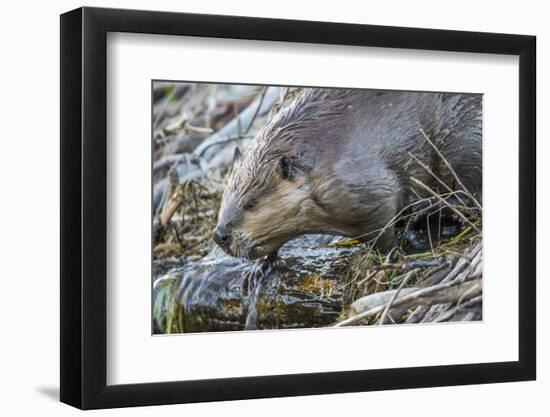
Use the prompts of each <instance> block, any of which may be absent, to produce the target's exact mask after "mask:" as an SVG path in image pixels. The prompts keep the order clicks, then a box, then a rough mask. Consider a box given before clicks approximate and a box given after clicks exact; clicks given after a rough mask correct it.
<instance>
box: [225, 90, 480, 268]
mask: <svg viewBox="0 0 550 417" xmlns="http://www.w3.org/2000/svg"><path fill="white" fill-rule="evenodd" d="M420 129H423V130H424V131H425V132H426V134H427V135H428V136H429V137H430V138H431V140H432V141H433V142H434V143H435V144H436V146H437V147H438V149H439V150H440V151H441V152H442V153H443V155H444V156H445V158H446V159H447V160H448V161H449V162H450V164H451V165H452V166H453V168H454V169H455V171H456V172H457V174H458V176H459V178H460V179H461V181H462V182H463V183H464V185H465V186H466V187H467V188H468V190H469V191H470V192H471V193H472V194H474V195H475V196H476V197H477V198H478V199H481V96H480V95H474V94H442V93H413V92H394V91H378V90H357V89H354V90H351V89H323V88H315V89H304V90H303V91H302V92H301V93H300V95H299V96H298V97H297V98H296V99H295V100H294V102H292V103H291V104H290V105H289V106H287V107H286V108H284V109H282V110H281V111H280V112H279V113H278V114H277V115H276V116H275V117H274V118H273V119H272V120H271V121H270V122H269V123H268V124H267V125H266V126H265V127H264V128H263V129H262V130H261V131H260V132H259V133H258V135H257V136H256V138H255V139H254V141H253V142H252V144H251V145H250V146H249V148H248V149H247V151H246V153H245V154H244V155H243V156H241V157H240V158H239V159H238V160H237V161H236V162H235V164H234V167H233V171H232V174H231V176H230V178H229V181H228V184H227V187H226V189H225V192H224V195H223V198H222V205H221V209H220V213H219V219H218V225H221V226H223V227H225V228H227V229H228V230H230V231H231V234H232V241H231V245H230V246H229V247H228V248H226V250H227V251H228V252H229V253H230V254H232V255H234V256H239V257H247V258H257V257H260V256H263V255H269V254H273V253H274V252H276V251H277V250H278V249H279V248H280V247H281V246H282V245H283V244H284V243H285V242H287V241H288V240H290V239H292V238H294V237H297V236H299V235H302V234H310V233H328V234H335V235H342V236H349V237H358V236H361V237H362V238H369V237H370V238H372V237H373V234H374V233H376V232H377V231H379V230H380V229H381V228H383V227H384V226H385V225H386V224H387V223H388V221H389V220H390V219H391V218H392V217H393V216H394V215H395V214H397V213H398V211H399V210H401V209H402V208H403V207H404V206H405V205H407V204H409V203H410V202H412V201H413V200H415V199H417V194H415V193H413V192H412V191H411V184H410V177H411V176H413V177H415V178H417V179H419V180H420V181H423V182H425V183H426V184H428V185H429V186H431V187H433V189H436V190H437V189H438V185H437V183H435V181H434V178H433V176H431V175H430V174H428V173H427V172H426V171H425V170H424V169H423V168H421V167H420V166H419V165H418V164H417V163H415V162H414V161H413V160H412V158H411V156H410V154H412V155H414V156H415V157H417V158H418V159H420V160H421V161H423V162H424V163H425V164H427V165H428V166H429V167H430V168H431V169H432V171H433V172H434V173H435V174H436V175H437V176H439V177H440V178H441V179H442V180H443V181H444V182H445V183H447V184H449V185H450V186H451V187H454V188H455V189H456V188H457V184H454V179H453V178H452V176H451V175H450V173H449V172H448V170H447V169H445V167H444V165H443V163H442V161H441V159H440V158H439V157H437V155H436V153H435V152H434V150H433V149H432V148H431V146H430V145H429V144H428V143H427V141H426V140H425V138H424V137H423V136H422V134H421V132H420ZM283 159H284V164H283V163H282V162H281V161H282V160H283ZM289 172H290V173H291V175H290V177H288V174H289ZM392 242H393V230H392V229H391V228H390V229H388V230H387V232H386V233H384V235H383V236H381V238H380V239H379V245H380V246H387V245H389V244H391V243H392Z"/></svg>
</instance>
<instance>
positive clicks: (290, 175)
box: [279, 156, 294, 181]
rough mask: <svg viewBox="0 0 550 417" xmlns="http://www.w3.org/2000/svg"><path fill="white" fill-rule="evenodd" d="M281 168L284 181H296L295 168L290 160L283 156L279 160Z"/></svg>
mask: <svg viewBox="0 0 550 417" xmlns="http://www.w3.org/2000/svg"><path fill="white" fill-rule="evenodd" d="M279 168H280V170H281V171H280V172H281V177H282V178H283V179H284V180H289V181H292V180H293V179H294V167H293V166H292V163H291V160H290V158H288V157H286V156H283V157H282V158H281V159H280V160H279Z"/></svg>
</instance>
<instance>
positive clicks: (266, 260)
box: [241, 256, 275, 295]
mask: <svg viewBox="0 0 550 417" xmlns="http://www.w3.org/2000/svg"><path fill="white" fill-rule="evenodd" d="M274 264H275V257H273V256H264V257H263V258H260V259H258V260H256V261H255V262H254V263H253V264H252V265H251V266H250V267H249V268H248V269H247V270H246V272H245V273H244V279H243V282H242V285H241V291H242V293H243V294H245V295H246V294H251V293H252V291H254V289H255V288H256V287H257V286H258V285H259V284H260V281H261V279H262V278H263V277H265V276H267V275H269V273H270V272H271V270H272V269H273V266H274Z"/></svg>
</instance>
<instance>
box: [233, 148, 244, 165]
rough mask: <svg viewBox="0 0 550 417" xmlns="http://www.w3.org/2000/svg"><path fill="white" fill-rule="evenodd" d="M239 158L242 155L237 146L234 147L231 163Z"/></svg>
mask: <svg viewBox="0 0 550 417" xmlns="http://www.w3.org/2000/svg"><path fill="white" fill-rule="evenodd" d="M241 156H243V154H242V153H241V150H240V149H239V147H238V146H235V153H234V154H233V162H234V163H235V162H237V161H238V160H239V159H241Z"/></svg>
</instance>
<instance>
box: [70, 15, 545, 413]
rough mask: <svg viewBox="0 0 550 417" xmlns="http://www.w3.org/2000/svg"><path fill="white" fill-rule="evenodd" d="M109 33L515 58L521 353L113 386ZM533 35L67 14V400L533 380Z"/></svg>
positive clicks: (142, 401)
mask: <svg viewBox="0 0 550 417" xmlns="http://www.w3.org/2000/svg"><path fill="white" fill-rule="evenodd" d="M108 32H131V33H146V34H162V35H175V36H177V35H185V36H198V37H213V38H235V39H254V40H266V41H285V42H304V43H318V44H333V45H358V46H371V47H383V48H404V49H421V50H440V51H457V52H477V53H490V54H507V55H517V56H519V103H518V111H519V132H518V138H519V155H518V158H519V277H520V280H519V294H518V296H519V329H518V331H519V346H518V349H519V350H518V352H519V358H518V359H519V360H518V361H513V362H497V363H477V364H468V365H445V366H429V367H413V368H399V369H377V370H357V371H345V372H326V373H309V374H293V375H275V376H255V377H241V378H226V379H209V380H199V381H175V382H162V383H140V384H131V385H111V386H110V385H107V383H106V375H107V338H106V329H107V312H106V307H107V305H106V299H107V272H106V271H107V262H106V257H107V253H106V243H107V242H106V239H107V181H108V178H107V139H106V137H107V135H106V128H107V112H106V96H107V83H106V81H107V78H106V77H107V73H106V45H107V42H106V40H107V33H108ZM535 45H536V38H535V37H534V36H524V35H509V34H495V33H480V32H461V31H448V30H431V29H415V28H403V27H387V26H371V25H357V24H341V23H322V22H311V21H293V20H276V19H264V18H262V19H260V18H251V17H233V16H215V15H199V14H184V13H168V12H151V11H136V10H119V9H101V8H88V7H85V8H80V9H77V10H74V11H71V12H68V13H65V14H63V15H61V53H60V57H61V310H60V314H61V401H62V402H64V403H67V404H70V405H73V406H75V407H79V408H82V409H93V408H111V407H123V406H141V405H155V404H174V403H190V402H200V401H217V400H237V399H249V398H263V397H282V396H297V395H312V394H327V393H343V392H357V391H375V390H387V389H401V388H421V387H434V386H450V385H463V384H481V383H496V382H506V381H524V380H533V379H535V377H536V315H535V311H536V294H535V292H536V284H535V265H536V262H535V256H536V255H535V254H536V250H535V249H536V238H535V236H536V194H535V193H536V186H535V184H536V174H535V173H536V165H535V161H536V157H535V156H536V145H535V134H536V131H535V122H536V120H535V117H536V116H535V108H536V92H535V87H536V81H535V80H536V77H535V75H536V74H535V67H536V65H535V62H536V56H535V54H536V52H535V51H536V47H535Z"/></svg>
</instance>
